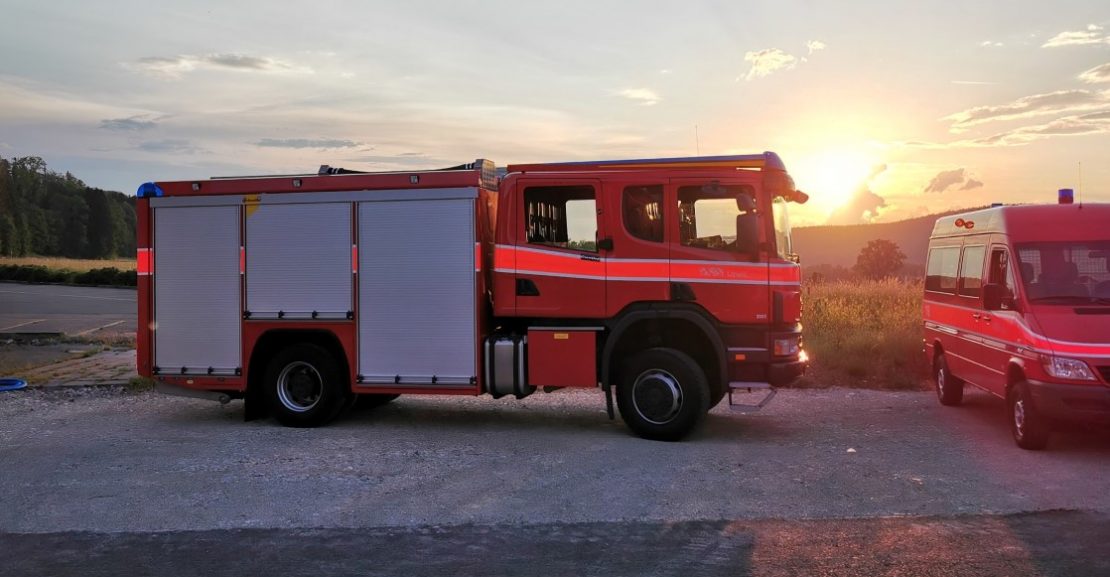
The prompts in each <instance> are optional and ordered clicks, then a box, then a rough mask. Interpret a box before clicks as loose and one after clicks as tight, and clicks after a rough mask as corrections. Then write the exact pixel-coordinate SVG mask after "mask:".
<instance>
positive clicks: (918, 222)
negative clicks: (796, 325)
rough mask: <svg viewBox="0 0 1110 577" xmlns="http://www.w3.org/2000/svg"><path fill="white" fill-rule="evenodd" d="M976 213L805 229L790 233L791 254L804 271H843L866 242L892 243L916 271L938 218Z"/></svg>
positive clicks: (923, 256) (933, 215) (955, 212)
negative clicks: (798, 257) (818, 268)
mask: <svg viewBox="0 0 1110 577" xmlns="http://www.w3.org/2000/svg"><path fill="white" fill-rule="evenodd" d="M972 210H979V209H978V208H962V209H959V210H952V211H948V212H942V213H937V214H930V215H928V216H920V217H917V218H911V219H908V220H900V221H898V222H880V223H874V224H852V225H840V226H808V227H800V228H795V229H794V231H793V235H792V236H793V241H794V252H796V253H798V254H799V255H801V258H802V265H803V266H805V267H806V268H811V267H816V266H821V265H825V266H831V267H846V268H850V267H852V266H853V265H855V264H856V257H857V256H859V251H860V249H861V248H863V247H864V246H867V243H868V242H869V241H872V240H875V239H880V238H883V239H886V240H889V241H892V242H894V243H895V244H897V245H898V247H899V248H901V249H902V252H903V253H905V254H906V266H907V267H912V268H917V267H923V266H924V265H925V253H926V251H927V249H928V246H929V235H930V234H931V233H932V232H933V224H934V223H935V222H936V221H937V219H938V218H940V217H942V216H948V215H950V214H957V213H961V212H968V211H972Z"/></svg>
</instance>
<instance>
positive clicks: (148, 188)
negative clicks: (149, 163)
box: [135, 182, 162, 198]
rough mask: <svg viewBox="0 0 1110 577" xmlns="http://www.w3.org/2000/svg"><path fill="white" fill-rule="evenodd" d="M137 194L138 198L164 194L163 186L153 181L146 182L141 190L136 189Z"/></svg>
mask: <svg viewBox="0 0 1110 577" xmlns="http://www.w3.org/2000/svg"><path fill="white" fill-rule="evenodd" d="M135 196H136V197H138V198H148V197H151V196H162V187H160V186H158V185H157V184H154V183H153V182H144V183H143V184H142V186H140V187H139V190H136V191H135Z"/></svg>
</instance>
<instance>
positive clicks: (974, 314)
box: [971, 313, 983, 320]
mask: <svg viewBox="0 0 1110 577" xmlns="http://www.w3.org/2000/svg"><path fill="white" fill-rule="evenodd" d="M981 316H983V315H981V314H979V313H971V318H973V319H975V320H979V317H981Z"/></svg>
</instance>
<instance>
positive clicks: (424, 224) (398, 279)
mask: <svg viewBox="0 0 1110 577" xmlns="http://www.w3.org/2000/svg"><path fill="white" fill-rule="evenodd" d="M474 284H475V273H474V201H473V200H469V199H465V200H429V201H405V202H364V203H361V204H359V374H360V375H363V376H364V378H365V379H366V382H384V381H386V380H387V379H388V382H393V377H394V376H400V377H401V381H400V384H402V385H404V384H415V383H424V384H427V383H430V382H431V377H433V376H435V377H436V381H437V384H440V385H445V386H450V385H455V386H458V385H468V384H470V379H471V378H472V377H474V376H475V374H476V371H475V366H474V363H475V360H474V355H475V350H476V349H475V343H474V339H475V323H476V321H477V316H476V314H475V297H474V291H475V286H474Z"/></svg>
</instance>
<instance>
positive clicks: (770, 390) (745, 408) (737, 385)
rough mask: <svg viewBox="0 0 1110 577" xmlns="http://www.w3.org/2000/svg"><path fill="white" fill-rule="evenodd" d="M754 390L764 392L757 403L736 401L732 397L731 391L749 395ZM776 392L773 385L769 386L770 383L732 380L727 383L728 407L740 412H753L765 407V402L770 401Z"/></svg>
mask: <svg viewBox="0 0 1110 577" xmlns="http://www.w3.org/2000/svg"><path fill="white" fill-rule="evenodd" d="M756 391H763V392H765V393H766V394H765V395H764V396H763V398H762V399H760V401H759V402H758V403H754V404H748V403H737V402H736V401H735V400H734V399H733V397H732V395H733V393H738V394H743V395H750V394H753V393H755V392H756ZM776 393H778V391H777V390H776V389H775V387H772V386H771V383H758V382H748V381H733V382H731V383H729V384H728V408H730V409H732V410H733V411H737V412H741V413H753V412H755V411H758V410H760V409H762V408H763V407H766V406H767V403H770V402H771V399H773V398H775V394H776Z"/></svg>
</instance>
